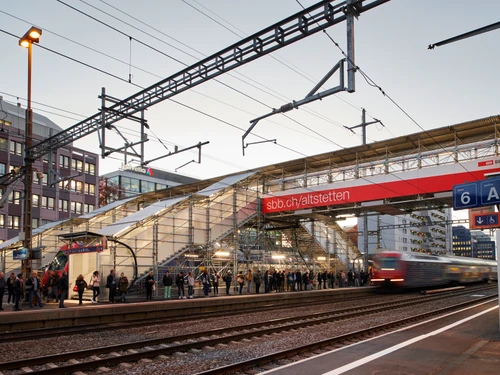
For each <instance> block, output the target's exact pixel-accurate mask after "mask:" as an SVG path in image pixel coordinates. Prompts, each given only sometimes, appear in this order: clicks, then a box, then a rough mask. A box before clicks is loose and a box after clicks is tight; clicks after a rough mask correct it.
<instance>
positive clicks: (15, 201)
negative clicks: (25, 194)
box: [9, 191, 21, 204]
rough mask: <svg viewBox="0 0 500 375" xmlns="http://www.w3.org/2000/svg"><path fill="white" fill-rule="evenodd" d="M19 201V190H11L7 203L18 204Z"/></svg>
mask: <svg viewBox="0 0 500 375" xmlns="http://www.w3.org/2000/svg"><path fill="white" fill-rule="evenodd" d="M20 202H21V192H20V191H13V192H12V193H10V194H9V203H13V204H19V203H20Z"/></svg>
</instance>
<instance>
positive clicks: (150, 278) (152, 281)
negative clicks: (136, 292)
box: [146, 271, 155, 301]
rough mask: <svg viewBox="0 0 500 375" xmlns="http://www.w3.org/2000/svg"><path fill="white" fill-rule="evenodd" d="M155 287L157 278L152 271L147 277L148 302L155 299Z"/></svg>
mask: <svg viewBox="0 0 500 375" xmlns="http://www.w3.org/2000/svg"><path fill="white" fill-rule="evenodd" d="M154 285H155V277H154V275H153V271H150V272H149V273H148V275H147V276H146V301H151V300H152V299H153V288H154Z"/></svg>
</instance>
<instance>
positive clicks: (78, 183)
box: [70, 180, 83, 193]
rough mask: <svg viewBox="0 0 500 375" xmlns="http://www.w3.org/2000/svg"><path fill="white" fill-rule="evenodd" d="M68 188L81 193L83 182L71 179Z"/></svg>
mask: <svg viewBox="0 0 500 375" xmlns="http://www.w3.org/2000/svg"><path fill="white" fill-rule="evenodd" d="M70 189H71V190H73V191H76V192H78V193H81V192H82V190H83V182H81V181H75V180H72V181H71V183H70Z"/></svg>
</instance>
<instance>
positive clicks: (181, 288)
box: [175, 272, 186, 299]
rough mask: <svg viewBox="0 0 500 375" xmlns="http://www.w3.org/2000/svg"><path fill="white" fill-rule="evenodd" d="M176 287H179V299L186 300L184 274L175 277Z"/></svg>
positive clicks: (180, 273)
mask: <svg viewBox="0 0 500 375" xmlns="http://www.w3.org/2000/svg"><path fill="white" fill-rule="evenodd" d="M175 285H177V291H178V293H179V299H181V298H186V294H185V293H184V274H183V273H182V272H179V274H178V275H177V276H176V277H175Z"/></svg>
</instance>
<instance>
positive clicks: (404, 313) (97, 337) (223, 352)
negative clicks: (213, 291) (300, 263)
mask: <svg viewBox="0 0 500 375" xmlns="http://www.w3.org/2000/svg"><path fill="white" fill-rule="evenodd" d="M482 294H486V295H488V294H495V292H494V291H491V292H489V291H488V292H486V293H482ZM407 297H408V296H401V295H396V296H381V299H383V300H384V301H388V300H392V299H402V298H407ZM470 299H471V296H470V295H466V296H457V297H453V298H449V299H440V300H436V301H434V302H431V303H428V304H425V305H422V306H416V307H407V308H402V309H397V310H396V309H395V310H392V311H393V312H394V313H396V312H397V315H398V318H401V319H402V318H404V317H408V316H411V315H415V314H420V313H424V312H427V311H433V310H436V309H438V308H442V307H444V306H445V305H446V306H448V305H452V304H456V303H460V302H465V301H469V300H470ZM369 301H370V302H368V303H367V302H366V301H364V300H363V299H362V298H360V299H359V300H358V301H350V302H344V303H342V304H339V305H338V307H339V308H345V307H347V304H348V306H351V307H353V308H356V307H358V306H362V305H366V304H371V303H375V302H374V301H373V300H369ZM335 306H336V304H326V305H317V306H311V307H309V308H308V307H297V308H293V307H289V308H286V309H283V310H281V311H279V312H278V311H276V312H273V313H272V317H274V318H283V317H289V316H297V317H304V316H307V314H308V313H316V312H322V311H328V310H332V308H335ZM393 317H394V314H390V315H389V314H387V313H386V312H384V313H378V314H370V315H367V316H360V317H359V319H349V320H343V321H339V322H333V323H328V324H322V325H314V326H312V329H299V330H295V331H287V332H284V333H283V334H274V335H271V336H267V337H256V338H253V339H251V340H248V341H247V340H245V341H247V342H237V343H236V342H231V343H228V344H227V346H226V345H219V346H217V347H216V348H211V349H210V348H209V349H206V350H202V351H200V352H197V353H186V354H180V355H172V356H169V357H167V358H165V359H160V358H155V359H154V360H153V361H152V362H137V363H131V364H130V367H127V368H126V369H125V368H123V367H118V366H117V367H115V368H113V369H112V371H111V372H107V374H123V373H125V372H126V373H127V374H138V375H139V374H163V373H168V374H171V375H181V374H193V373H197V372H201V371H204V370H207V369H209V368H211V367H219V366H222V365H225V364H230V363H234V362H237V361H243V360H247V359H249V358H254V357H258V356H261V355H265V354H270V353H272V352H275V351H281V350H285V349H289V348H293V347H295V346H300V345H303V344H306V343H308V342H312V341H319V340H322V339H325V338H328V337H334V336H338V335H341V334H345V333H348V332H351V331H353V330H360V329H363V328H367V327H370V326H375V325H379V324H383V323H386V322H388V321H390V320H391V319H393ZM269 318H270V314H269V313H268V312H259V311H258V310H256V311H255V312H254V313H251V314H243V315H235V316H231V317H224V318H214V319H206V320H200V321H198V320H192V321H188V322H182V323H172V324H161V325H159V324H158V325H155V326H151V327H150V328H144V327H140V328H130V329H126V330H125V329H124V330H112V331H109V332H96V333H90V334H85V335H72V336H66V337H58V338H53V339H40V340H38V341H36V344H35V343H34V342H31V343H29V342H24V341H19V342H11V343H9V344H6V345H3V347H2V360H3V361H9V360H15V359H21V358H28V357H36V356H43V355H48V354H54V353H55V352H56V351H57V350H58V349H59V350H61V349H62V350H63V351H74V350H82V349H89V348H93V347H98V346H104V345H112V344H120V343H125V342H134V341H139V340H145V339H148V338H160V337H168V336H173V335H179V334H183V333H189V332H198V331H204V330H207V329H216V328H224V327H231V326H239V325H244V324H249V323H254V322H259V321H262V320H267V319H269ZM33 344H35V345H33ZM28 347H29V350H27V348H28ZM57 348H58V349H57ZM96 354H98V353H96ZM86 373H87V374H92V373H94V372H92V371H86ZM95 373H97V372H95Z"/></svg>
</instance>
